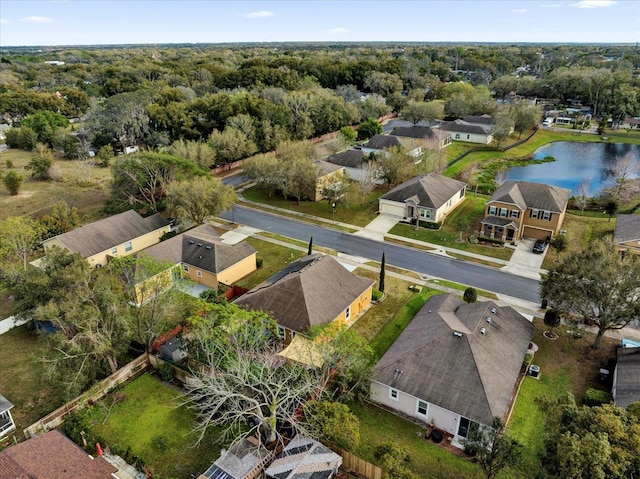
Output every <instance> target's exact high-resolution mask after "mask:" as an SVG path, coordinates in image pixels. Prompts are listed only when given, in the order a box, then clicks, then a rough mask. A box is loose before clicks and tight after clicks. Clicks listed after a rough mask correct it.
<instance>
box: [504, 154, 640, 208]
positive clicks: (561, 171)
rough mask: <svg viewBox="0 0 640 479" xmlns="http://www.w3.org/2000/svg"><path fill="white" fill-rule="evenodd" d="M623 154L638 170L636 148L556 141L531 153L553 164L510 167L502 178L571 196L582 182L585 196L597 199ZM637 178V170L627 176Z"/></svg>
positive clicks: (610, 180)
mask: <svg viewBox="0 0 640 479" xmlns="http://www.w3.org/2000/svg"><path fill="white" fill-rule="evenodd" d="M627 154H631V155H632V158H633V160H634V166H638V167H640V146H639V145H626V144H623V143H577V142H573V141H558V142H555V143H549V144H548V145H545V146H543V147H541V148H539V149H538V150H536V152H535V153H534V154H533V157H534V158H535V159H542V158H545V157H546V156H552V157H553V158H555V160H556V161H553V162H550V163H540V164H535V165H527V166H518V167H514V168H511V169H510V170H508V171H507V172H506V179H507V180H522V181H533V182H536V183H546V184H549V185H553V186H559V187H562V188H567V189H569V190H571V195H572V196H575V195H577V194H578V188H579V187H580V183H581V182H582V181H583V180H584V181H586V182H587V183H588V184H589V192H588V196H597V195H598V194H599V193H600V192H601V191H602V190H603V189H604V188H607V187H608V186H611V185H613V184H614V183H615V179H614V175H613V168H614V167H615V165H616V164H618V163H619V162H620V160H621V158H622V157H624V156H625V155H627ZM638 176H640V170H639V169H638V168H636V170H635V171H634V173H633V174H632V175H630V177H632V178H637V177H638Z"/></svg>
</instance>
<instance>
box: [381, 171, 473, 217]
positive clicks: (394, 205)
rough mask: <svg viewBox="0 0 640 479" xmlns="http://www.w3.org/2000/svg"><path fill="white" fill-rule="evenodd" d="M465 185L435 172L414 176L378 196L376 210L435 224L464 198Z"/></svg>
mask: <svg viewBox="0 0 640 479" xmlns="http://www.w3.org/2000/svg"><path fill="white" fill-rule="evenodd" d="M466 186H467V184H466V183H464V182H462V181H458V180H455V179H453V178H447V177H446V176H442V175H439V174H437V173H429V174H428V175H418V176H414V177H413V178H411V179H410V180H407V181H405V182H404V183H402V184H400V185H398V186H396V187H395V188H394V189H392V190H391V191H389V192H388V193H385V194H384V195H382V196H381V197H380V198H379V199H378V209H379V211H380V213H385V214H391V215H395V216H401V217H403V218H405V220H411V219H417V218H419V219H421V220H424V221H430V222H432V223H437V222H439V221H443V220H444V218H445V217H446V216H447V215H448V214H449V213H450V212H451V211H453V210H454V209H455V208H456V207H457V206H458V205H459V204H460V203H461V202H462V200H464V195H465V189H466Z"/></svg>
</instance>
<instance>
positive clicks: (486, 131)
mask: <svg viewBox="0 0 640 479" xmlns="http://www.w3.org/2000/svg"><path fill="white" fill-rule="evenodd" d="M440 129H441V130H446V131H455V132H459V133H475V134H478V135H490V134H491V126H489V125H480V124H478V123H468V122H466V121H464V120H454V121H445V122H444V123H442V124H441V125H440Z"/></svg>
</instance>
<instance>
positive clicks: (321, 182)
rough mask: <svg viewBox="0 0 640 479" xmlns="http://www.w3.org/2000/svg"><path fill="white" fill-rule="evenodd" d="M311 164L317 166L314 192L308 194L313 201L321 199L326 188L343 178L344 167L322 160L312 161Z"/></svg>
mask: <svg viewBox="0 0 640 479" xmlns="http://www.w3.org/2000/svg"><path fill="white" fill-rule="evenodd" d="M313 164H314V165H316V166H317V167H318V176H317V177H316V189H315V192H314V193H313V195H310V198H312V199H313V201H321V200H322V199H324V197H325V196H326V195H325V192H326V190H327V189H330V188H331V187H332V185H335V184H336V183H339V182H340V181H342V180H343V179H344V168H342V167H341V166H338V165H334V164H332V163H329V162H328V161H323V160H317V161H314V162H313Z"/></svg>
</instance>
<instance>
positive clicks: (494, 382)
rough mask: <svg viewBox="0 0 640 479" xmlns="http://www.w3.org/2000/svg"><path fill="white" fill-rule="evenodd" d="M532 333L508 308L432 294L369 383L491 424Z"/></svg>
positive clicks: (505, 405)
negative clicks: (465, 301) (459, 335)
mask: <svg viewBox="0 0 640 479" xmlns="http://www.w3.org/2000/svg"><path fill="white" fill-rule="evenodd" d="M492 309H495V313H494V312H492ZM487 317H490V318H491V322H490V323H488V322H487V321H486V318H487ZM481 328H484V329H485V334H482V332H481ZM454 332H458V333H461V334H462V336H461V337H458V336H456V335H454V334H453V333H454ZM532 334H533V324H532V323H531V322H529V321H527V319H526V318H524V317H523V316H522V315H520V314H519V313H518V312H517V311H515V310H514V309H513V308H511V307H509V306H506V307H499V306H497V305H496V304H495V303H493V302H491V301H487V302H479V303H472V304H465V303H463V302H462V301H461V300H460V299H458V298H457V297H456V296H454V295H451V294H445V295H438V296H433V297H432V298H430V299H429V301H427V303H426V304H425V305H424V307H423V308H422V309H421V310H420V311H419V312H418V313H417V314H416V316H415V317H414V318H413V320H412V321H411V323H410V324H409V326H407V328H406V329H405V330H404V331H403V332H402V334H400V336H399V337H398V339H396V341H395V342H394V343H393V345H392V346H391V347H390V348H389V350H388V351H387V352H386V353H385V355H384V356H383V357H382V359H381V360H380V361H379V362H378V364H377V365H376V366H375V369H374V374H373V379H374V380H376V381H378V382H381V383H382V384H386V385H389V386H392V387H393V388H395V389H398V390H400V391H403V392H405V393H408V394H410V395H412V396H414V397H417V398H420V399H423V400H425V401H428V402H430V403H432V404H436V405H438V406H441V407H443V408H446V409H448V410H450V411H453V412H455V413H458V414H461V415H463V416H465V417H467V418H469V419H471V420H473V421H477V422H479V423H481V424H491V420H492V418H493V417H494V416H500V417H503V416H504V414H505V413H506V412H507V409H508V407H509V403H510V400H511V396H512V393H513V390H514V386H515V384H516V381H517V378H518V375H519V373H520V368H521V366H522V361H523V359H524V356H525V354H526V352H527V349H528V346H529V341H530V339H531V336H532ZM396 370H398V371H402V373H400V374H398V373H396Z"/></svg>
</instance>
